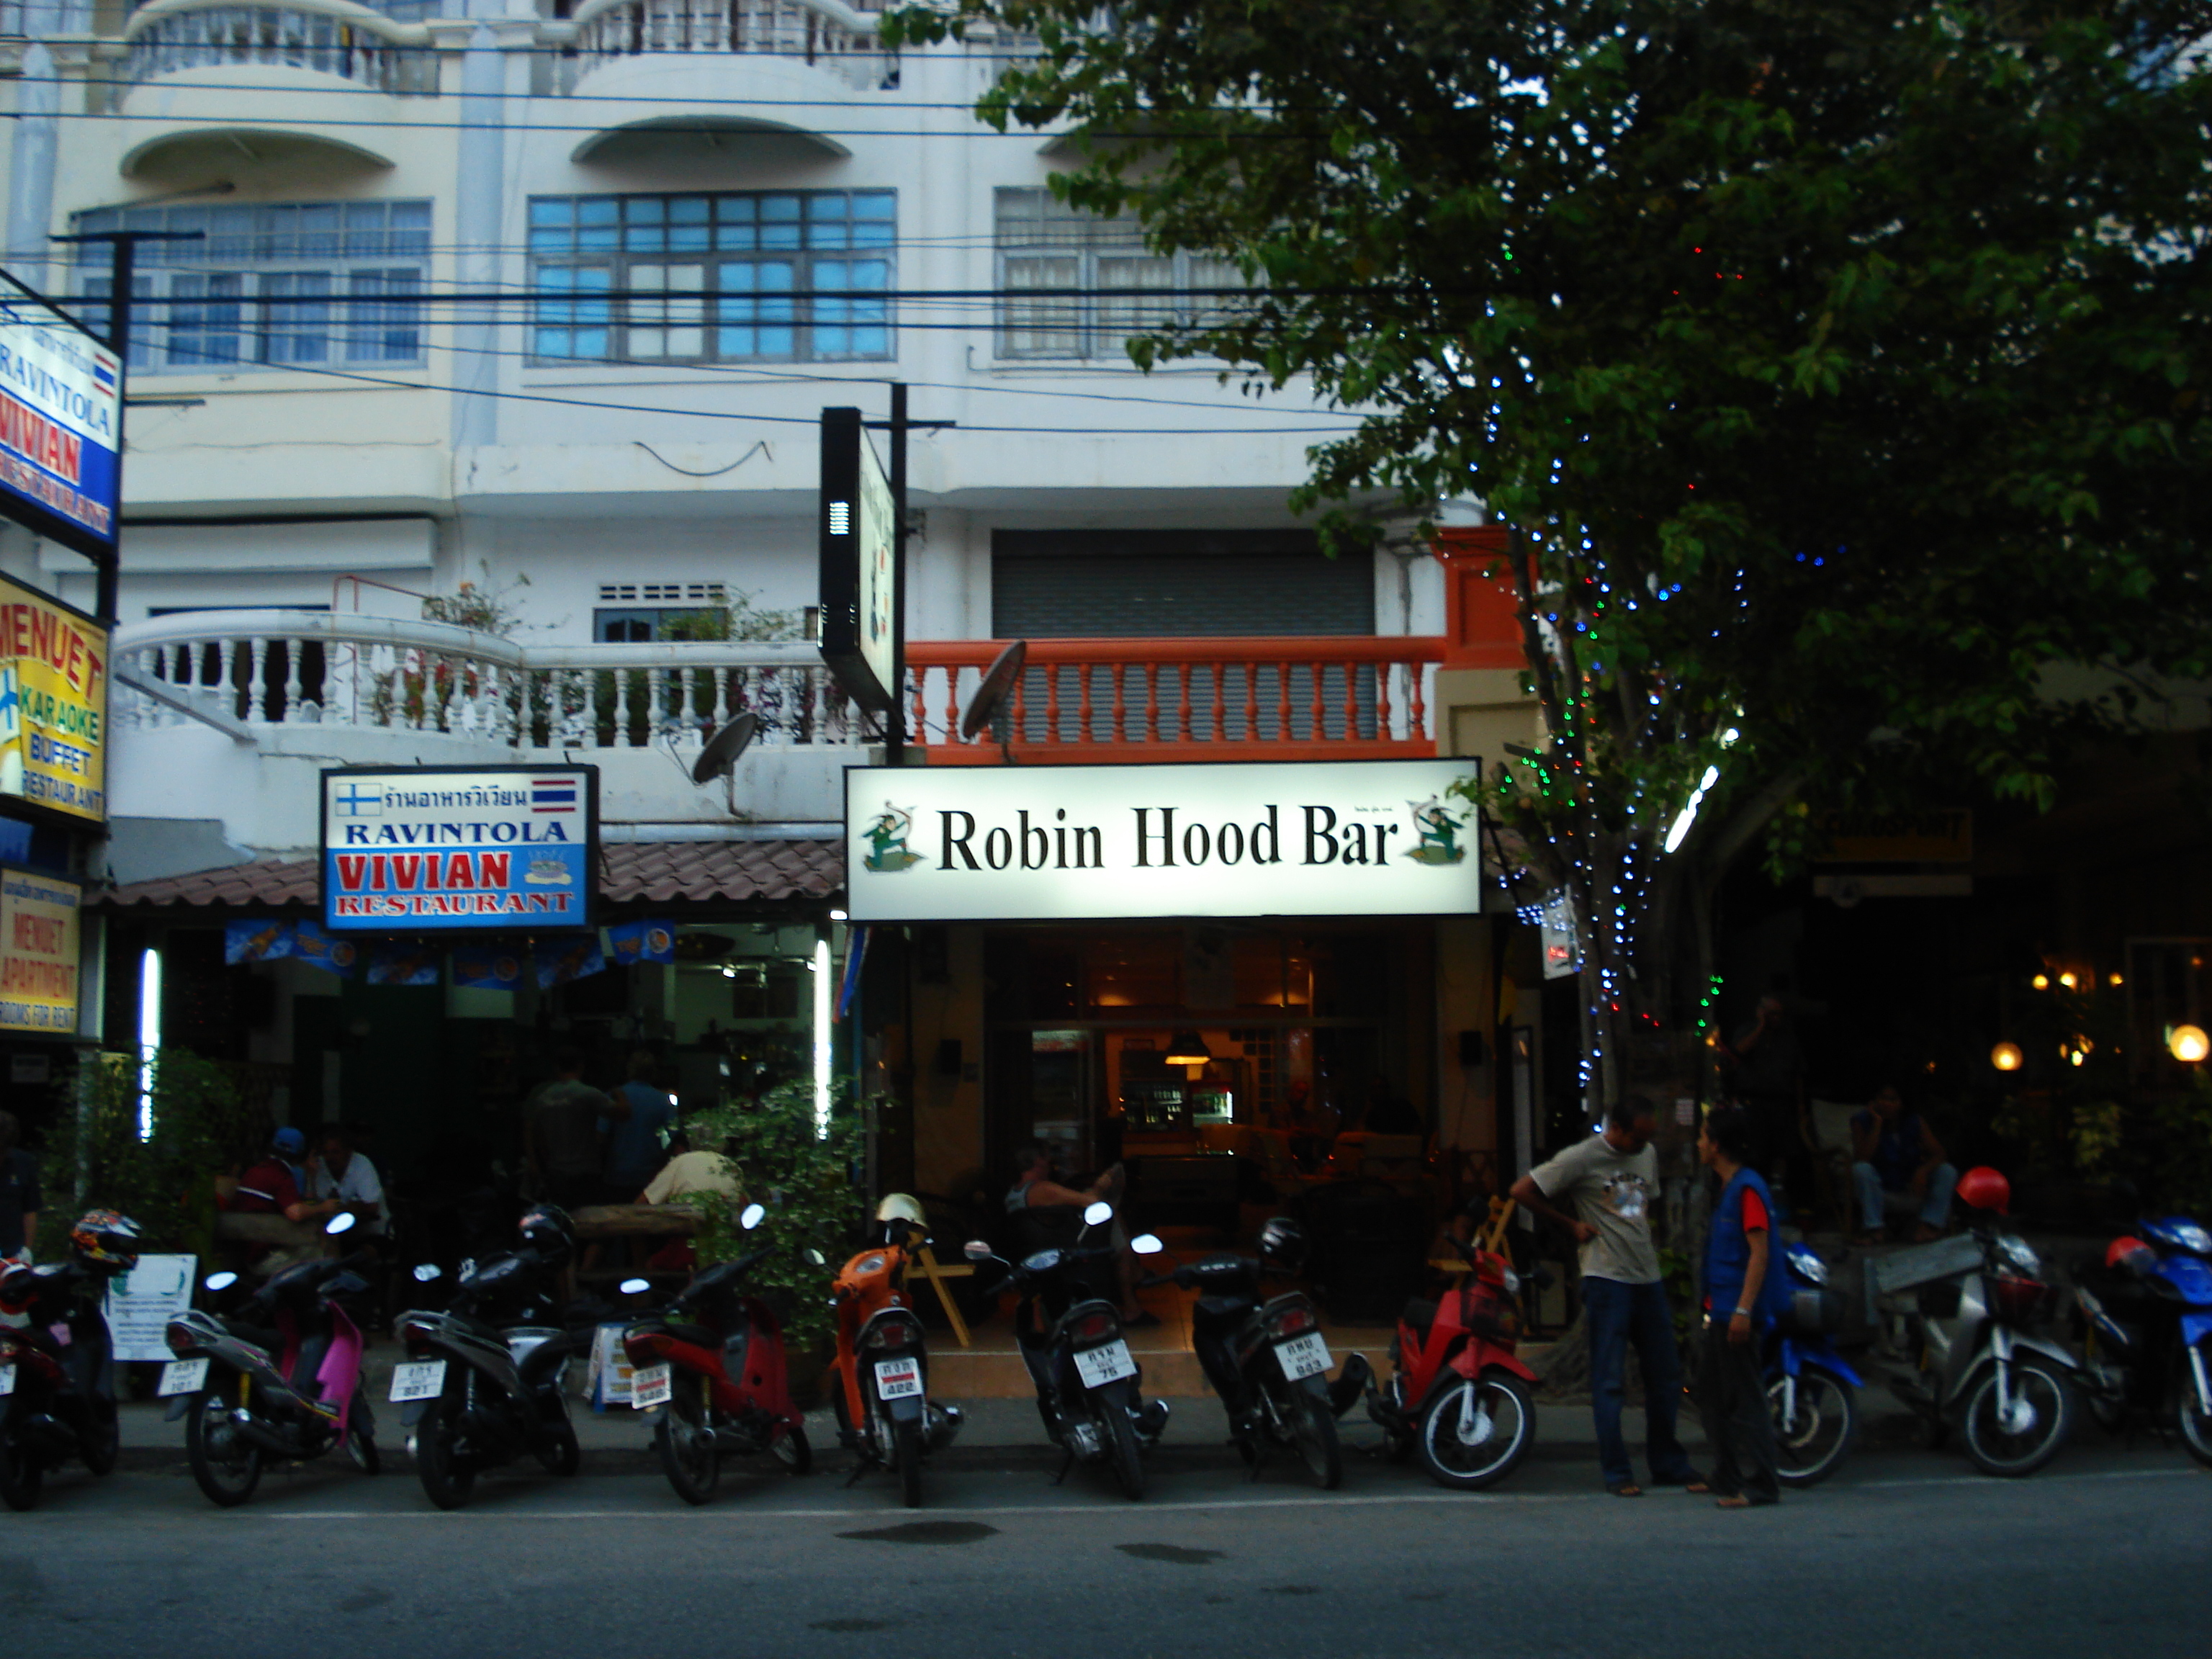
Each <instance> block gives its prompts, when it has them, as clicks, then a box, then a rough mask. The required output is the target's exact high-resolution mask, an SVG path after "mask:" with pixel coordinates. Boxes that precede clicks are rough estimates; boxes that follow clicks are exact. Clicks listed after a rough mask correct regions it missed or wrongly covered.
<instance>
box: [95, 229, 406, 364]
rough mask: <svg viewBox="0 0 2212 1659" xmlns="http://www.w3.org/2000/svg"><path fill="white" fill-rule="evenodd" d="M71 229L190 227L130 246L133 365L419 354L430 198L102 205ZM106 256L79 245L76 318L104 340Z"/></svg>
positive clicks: (360, 359) (342, 360) (362, 359)
mask: <svg viewBox="0 0 2212 1659" xmlns="http://www.w3.org/2000/svg"><path fill="white" fill-rule="evenodd" d="M76 228H77V229H78V230H79V231H100V230H162V231H184V232H197V233H198V236H197V240H190V241H176V242H146V243H143V244H141V245H140V246H139V249H138V271H139V274H138V276H137V280H136V281H135V282H133V283H132V284H131V292H132V294H133V295H134V296H135V297H136V301H137V304H136V307H135V308H134V310H133V312H132V323H131V368H134V369H138V370H142V371H144V370H155V371H159V370H163V369H169V370H174V371H178V372H180V373H181V372H185V371H189V370H192V369H200V368H238V367H243V366H248V365H255V364H258V365H262V366H265V367H268V368H319V367H322V366H325V365H328V366H333V367H353V368H358V367H362V366H364V365H379V366H389V365H392V364H396V363H419V362H422V355H423V323H422V285H423V277H424V275H425V272H426V270H427V269H428V263H429V257H430V204H429V203H428V202H282V203H265V204H261V205H259V206H253V207H231V206H222V207H183V206H179V207H151V208H101V209H98V210H94V211H93V212H89V213H80V214H78V215H77V216H76ZM107 258H108V256H107V248H106V244H104V243H83V244H80V246H79V248H78V252H77V262H78V270H77V281H76V291H77V295H78V296H79V304H78V307H77V315H78V317H79V319H80V320H81V321H82V322H83V324H84V325H85V326H86V327H88V328H89V329H91V330H92V331H94V333H96V334H100V335H101V336H103V337H104V336H105V335H106V332H107V327H108V317H107V306H106V301H107V300H108V298H109V297H110V295H109V291H108V277H107V276H106V270H107Z"/></svg>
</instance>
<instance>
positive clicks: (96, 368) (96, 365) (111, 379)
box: [92, 357, 115, 392]
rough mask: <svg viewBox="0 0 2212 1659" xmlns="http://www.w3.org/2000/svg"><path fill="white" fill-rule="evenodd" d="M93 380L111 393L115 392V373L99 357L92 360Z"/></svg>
mask: <svg viewBox="0 0 2212 1659" xmlns="http://www.w3.org/2000/svg"><path fill="white" fill-rule="evenodd" d="M92 378H93V379H94V380H97V381H98V382H100V385H102V386H106V388H107V389H108V390H109V391H110V392H112V391H114V390H115V371H114V370H113V369H112V368H109V367H108V366H107V365H106V363H104V362H101V361H100V359H99V358H97V357H94V359H93V360H92Z"/></svg>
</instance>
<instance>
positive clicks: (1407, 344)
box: [886, 0, 2212, 1093]
mask: <svg viewBox="0 0 2212 1659" xmlns="http://www.w3.org/2000/svg"><path fill="white" fill-rule="evenodd" d="M971 28H972V29H976V30H985V29H987V30H991V31H1002V30H1011V31H1013V32H1014V33H1015V34H1016V35H1017V36H1027V37H1030V38H1032V39H1034V40H1035V41H1036V49H1035V52H1034V53H1033V55H1031V56H1029V57H1027V58H1024V59H1023V60H1021V61H1018V62H1017V63H1015V64H1013V65H1012V67H1011V68H1010V69H1009V70H1008V71H1007V72H1006V74H1005V75H1004V76H1002V77H1001V78H1000V81H999V82H997V84H996V85H995V86H994V88H993V89H992V90H991V91H990V92H989V93H988V94H987V95H986V97H985V98H984V99H983V100H982V102H981V106H980V109H981V114H982V115H983V117H984V118H986V119H987V120H989V121H992V122H993V123H994V124H996V125H999V126H1000V127H1002V128H1005V127H1011V126H1016V125H1029V126H1064V127H1073V128H1074V129H1076V130H1077V131H1078V133H1079V135H1082V136H1087V138H1088V139H1089V141H1090V143H1089V148H1088V150H1087V155H1086V158H1085V161H1083V163H1082V165H1080V166H1079V167H1078V168H1077V170H1075V171H1073V172H1071V173H1066V174H1063V175H1060V176H1057V177H1055V179H1054V189H1055V191H1059V192H1060V193H1061V194H1062V195H1063V196H1064V197H1066V199H1067V200H1069V201H1071V202H1073V203H1074V204H1078V205H1079V206H1082V207H1085V208H1088V209H1091V210H1095V211H1097V212H1101V213H1108V214H1125V215H1130V216H1134V217H1136V218H1137V219H1138V220H1139V221H1140V222H1141V223H1142V224H1143V226H1144V228H1145V231H1146V235H1147V237H1148V238H1149V240H1150V241H1151V243H1152V246H1154V247H1156V248H1158V249H1159V250H1162V251H1170V250H1188V251H1191V252H1199V253H1204V254H1209V255H1212V256H1215V257H1218V258H1227V259H1230V260H1231V261H1233V262H1234V263H1235V264H1236V265H1237V269H1238V270H1240V271H1241V272H1242V273H1243V276H1244V278H1245V280H1246V281H1247V282H1248V283H1249V284H1250V288H1249V294H1248V295H1245V296H1243V297H1231V298H1225V299H1217V300H1215V301H1212V302H1210V304H1209V305H1208V306H1207V307H1206V308H1205V309H1204V312H1203V314H1202V315H1200V316H1199V317H1197V318H1195V319H1194V320H1192V321H1190V322H1188V324H1186V325H1181V326H1170V327H1167V328H1164V329H1163V330H1162V331H1159V332H1158V333H1157V334H1155V335H1152V336H1151V337H1146V338H1144V339H1141V340H1138V341H1135V342H1133V343H1132V344H1131V348H1130V355H1131V356H1132V357H1133V360H1134V361H1136V362H1138V363H1139V364H1140V365H1143V366H1147V367H1149V366H1151V365H1152V364H1155V363H1159V362H1168V361H1170V360H1175V359H1211V360H1212V361H1215V362H1218V363H1219V364H1221V365H1222V367H1223V373H1224V375H1225V378H1227V379H1232V380H1237V382H1238V383H1240V384H1241V386H1243V389H1244V390H1245V391H1247V392H1249V393H1250V394H1252V395H1254V396H1255V397H1258V396H1265V395H1268V394H1270V393H1273V392H1281V391H1285V390H1295V392H1296V393H1297V395H1298V396H1300V397H1301V398H1303V397H1306V396H1309V395H1312V396H1317V397H1318V398H1321V399H1322V401H1323V402H1325V403H1333V404H1335V405H1336V406H1338V407H1340V408H1341V409H1344V410H1347V411H1351V412H1352V413H1354V414H1356V415H1357V416H1358V417H1359V418H1358V426H1357V428H1356V429H1354V430H1352V431H1351V432H1350V433H1349V434H1348V435H1346V436H1344V437H1342V438H1340V439H1337V440H1335V441H1330V442H1328V443H1324V444H1322V445H1321V446H1319V447H1316V449H1314V450H1313V451H1312V452H1310V459H1311V462H1312V468H1313V471H1312V475H1311V477H1310V481H1309V483H1307V484H1306V486H1305V487H1304V489H1302V490H1300V491H1299V492H1298V493H1297V495H1296V497H1295V498H1294V501H1295V504H1296V505H1297V506H1298V507H1302V508H1328V509H1329V510H1330V512H1331V513H1332V514H1333V517H1332V519H1331V520H1330V521H1331V522H1332V523H1334V524H1335V525H1336V526H1340V527H1344V528H1349V527H1351V526H1353V525H1355V524H1358V523H1359V522H1361V521H1363V520H1368V521H1371V520H1372V519H1373V518H1374V517H1375V516H1376V514H1378V513H1381V512H1383V511H1384V510H1386V509H1389V508H1393V507H1395V508H1396V509H1399V510H1403V511H1410V512H1412V513H1415V514H1417V515H1426V514H1429V513H1431V512H1432V511H1433V510H1434V508H1435V506H1436V504H1437V503H1438V502H1440V501H1451V500H1460V499H1469V498H1472V499H1476V500H1480V501H1481V502H1482V503H1483V504H1484V505H1485V507H1486V510H1487V512H1488V513H1489V516H1490V518H1491V519H1492V521H1494V522H1498V523H1502V524H1504V525H1507V526H1511V532H1510V537H1509V538H1508V540H1507V543H1506V547H1505V551H1504V556H1502V558H1501V560H1500V573H1501V574H1502V575H1503V576H1504V577H1505V578H1507V579H1510V582H1511V584H1512V586H1513V588H1514V590H1515V592H1516V594H1517V596H1518V598H1519V599H1520V602H1521V607H1522V623H1523V645H1524V651H1525V656H1526V660H1527V664H1528V671H1529V677H1530V684H1531V687H1532V689H1533V690H1534V693H1535V695H1536V696H1537V697H1538V698H1539V700H1540V702H1541V707H1542V709H1543V713H1544V718H1545V721H1546V729H1547V739H1548V742H1547V748H1546V749H1545V750H1543V751H1542V752H1541V753H1537V754H1534V755H1529V756H1526V757H1515V758H1514V759H1513V760H1512V761H1511V763H1510V764H1509V765H1506V766H1504V767H1502V768H1500V769H1498V772H1496V773H1494V774H1493V775H1492V777H1491V778H1490V779H1487V780H1486V781H1485V782H1484V784H1483V785H1482V786H1481V789H1482V792H1483V795H1482V798H1483V799H1484V800H1485V803H1486V805H1487V806H1488V808H1489V809H1490V810H1491V811H1492V813H1493V814H1494V815H1495V817H1496V818H1497V820H1498V822H1499V823H1501V825H1502V826H1503V828H1504V829H1505V830H1506V831H1507V832H1508V836H1507V846H1508V848H1509V854H1510V856H1511V857H1513V858H1515V859H1516V860H1517V861H1518V862H1520V863H1521V864H1522V865H1523V866H1525V867H1526V869H1527V870H1528V872H1530V874H1531V875H1532V876H1533V877H1534V881H1535V884H1537V885H1541V886H1544V887H1552V888H1560V887H1563V888H1565V889H1566V890H1568V891H1570V892H1571V894H1572V896H1573V897H1574V898H1575V900H1576V906H1577V923H1578V926H1579V927H1581V928H1582V929H1583V933H1584V935H1585V937H1584V941H1583V942H1584V951H1583V959H1584V962H1585V964H1586V968H1585V974H1586V979H1585V985H1586V988H1587V990H1588V991H1589V1002H1590V1006H1591V1008H1592V1012H1593V1018H1594V1019H1595V1024H1596V1029H1597V1031H1598V1034H1599V1039H1600V1041H1599V1047H1600V1048H1601V1053H1602V1057H1603V1058H1602V1060H1601V1065H1602V1067H1603V1069H1604V1070H1605V1071H1607V1072H1610V1071H1612V1070H1613V1066H1614V1065H1615V1063H1616V1060H1617V1057H1618V1056H1619V1054H1620V1053H1621V1052H1622V1049H1623V1047H1624V1036H1625V1034H1626V1032H1627V1031H1628V1030H1633V1031H1634V1032H1636V1033H1638V1034H1641V1033H1642V1032H1644V1030H1645V1028H1646V1027H1647V1025H1648V1026H1652V1027H1659V1026H1664V1025H1666V1024H1671V1023H1674V1022H1677V1021H1680V1020H1681V1019H1683V1018H1686V1016H1688V1015H1689V1013H1690V1012H1691V1005H1692V1003H1693V1001H1694V999H1692V998H1686V997H1680V996H1676V995H1674V994H1673V993H1672V992H1671V991H1670V989H1669V987H1670V984H1671V983H1674V982H1686V983H1689V984H1693V985H1701V984H1702V983H1703V982H1704V975H1705V971H1707V970H1708V969H1710V965H1711V964H1710V961H1709V960H1707V959H1700V960H1698V961H1696V962H1694V963H1684V962H1683V961H1682V960H1681V958H1682V957H1683V956H1685V955H1688V956H1692V957H1694V956H1696V955H1697V948H1691V949H1687V950H1686V949H1685V945H1686V942H1692V941H1696V940H1698V939H1699V938H1700V934H1699V929H1700V928H1701V927H1703V925H1704V922H1703V917H1704V915H1705V914H1706V911H1705V903H1706V901H1705V894H1707V893H1709V892H1710V891H1711V887H1712V885H1713V884H1714V882H1715V881H1716V880H1717V877H1718V874H1719V872H1720V871H1721V870H1722V869H1723V868H1724V867H1725V866H1726V865H1727V864H1728V863H1729V861H1730V860H1732V859H1733V858H1735V856H1737V854H1739V853H1740V852H1741V850H1742V849H1744V848H1746V847H1747V846H1748V845H1751V844H1753V843H1755V842H1756V841H1757V839H1758V837H1759V836H1760V835H1761V834H1762V833H1765V832H1766V831H1767V830H1768V829H1769V828H1770V826H1778V829H1779V834H1778V835H1777V836H1775V837H1774V839H1773V842H1772V850H1773V853H1774V855H1775V857H1776V858H1777V859H1778V860H1780V861H1782V862H1785V863H1786V862H1787V861H1789V860H1792V859H1795V858H1798V857H1802V854H1803V853H1804V851H1805V848H1804V845H1803V842H1804V833H1803V812H1802V808H1803V807H1804V806H1805V805H1807V804H1808V803H1817V804H1819V805H1823V806H1862V805H1863V806H1881V805H1896V804H1905V803H1911V802H1912V801H1915V800H1925V799H1937V800H1942V801H1946V802H1948V801H1953V800H1955V799H1958V798H1959V795H1960V792H1962V791H1972V790H1978V791H1983V792H1986V793H1994V794H1996V795H1999V796H2010V797H2016V798H2021V799H2030V800H2033V801H2036V802H2039V803H2047V802H2048V801H2049V799H2051V792H2052V788H2053V782H2052V780H2053V777H2054V775H2055V764H2056V758H2057V757H2058V756H2059V755H2060V754H2062V753H2063V751H2064V748H2065V746H2066V744H2068V743H2069V741H2070V739H2071V738H2072V737H2073V735H2075V733H2076V732H2079V731H2081V730H2083V729H2087V728H2091V727H2095V726H2104V725H2111V724H2113V723H2117V722H2121V721H2124V720H2126V718H2127V717H2128V716H2129V714H2130V712H2131V709H2132V706H2133V704H2132V698H2133V696H2134V695H2135V690H2134V688H2136V687H2138V686H2140V685H2141V684H2142V683H2143V681H2142V676H2143V672H2144V671H2146V670H2148V671H2179V672H2191V671H2197V670H2200V669H2202V668H2203V666H2204V665H2205V658H2206V654H2207V644H2208V641H2212V629H2207V628H2206V627H2205V626H2204V623H2205V619H2206V611H2207V609H2208V596H2207V592H2206V589H2205V586H2204V584H2203V581H2202V580H2201V574H2202V555H2201V552H2200V551H2199V548H2200V546H2201V543H2202V538H2203V532H2204V529H2205V527H2206V526H2204V525H2203V513H2205V511H2206V506H2205V502H2206V497H2205V496H2204V495H2203V491H2202V490H2201V489H2198V488H2197V483H2196V480H2197V478H2198V477H2201V476H2202V473H2203V467H2204V465H2205V462H2206V460H2207V459H2208V454H2207V449H2208V445H2207V440H2206V429H2205V426H2204V412H2205V399H2204V397H2203V392H2204V390H2205V387H2206V385H2207V381H2208V368H2212V364H2208V356H2207V344H2208V339H2207V333H2206V326H2205V322H2204V318H2203V308H2202V305H2201V295H2202V291H2203V267H2204V261H2205V251H2204V250H2205V240H2204V236H2203V229H2202V228H2203V226H2204V225H2205V224H2206V223H2207V222H2208V221H2212V213H2208V209H2212V171H2208V169H2207V168H2206V167H2205V165H2204V162H2205V160H2206V149H2207V145H2206V137H2205V134H2206V128H2207V123H2206V117H2207V114H2208V112H2212V73H2208V70H2207V69H2206V67H2205V66H2204V65H2203V64H2200V63H2198V62H2197V61H2196V60H2195V59H2194V58H2191V57H2190V56H2188V54H2189V53H2190V52H2191V50H2192V49H2193V47H2194V46H2195V43H2196V42H2197V41H2198V40H2201V39H2203V37H2204V36H2205V35H2207V34H2208V33H2212V9H2207V7H2206V6H2205V5H2204V4H2203V3H2202V0H2191V3H2178V4H2176V3H2165V0H2114V3H2102V0H2100V3H2097V4H2087V3H2081V0H2040V3H2031V4H2027V5H2021V6H2005V7H1995V8H1993V7H1987V6H1984V5H1981V4H1979V3H1970V0H1914V3H1910V4H1907V3H1903V0H1832V3H1827V4H1824V5H1821V6H1819V7H1807V6H1803V5H1800V4H1796V3H1781V0H1692V3H1682V0H1569V3H1559V0H1500V3H1496V4H1489V5H1482V6H1469V5H1466V4H1464V3H1460V0H1399V3H1395V4H1393V5H1391V6H1389V7H1385V8H1376V7H1374V6H1371V5H1359V4H1354V3H1351V0H1129V3H1126V4H1121V5H1117V6H1115V7H1112V8H1106V9H1101V8H1098V7H1097V6H1096V5H1095V4H1094V3H1092V0H960V3H959V5H958V7H957V11H956V12H955V13H954V14H953V15H949V16H948V15H945V14H941V13H939V12H936V11H932V10H925V9H914V10H908V11H905V12H902V13H899V14H896V15H894V16H892V17H890V18H889V19H887V20H886V33H887V36H889V37H890V38H892V39H893V40H898V39H908V40H915V39H933V38H939V37H941V36H942V35H944V34H945V33H948V32H951V33H959V32H962V31H963V30H969V29H971ZM1082 142H1083V137H1079V139H1078V143H1079V144H1080V143H1082ZM2069 663H2071V664H2081V665H2090V666H2091V668H2092V670H2093V671H2092V672H2091V673H2090V674H2088V675H2087V676H2086V677H2082V678H2081V685H2080V688H2079V690H2076V691H2074V692H2072V693H2069V694H2068V695H2067V696H2064V697H2061V696H2058V695H2057V692H2056V691H2055V690H2054V682H2053V681H2052V679H2051V677H2050V675H2049V672H2048V671H2049V670H2051V668H2052V666H2053V665H2061V664H2069ZM1693 802H1694V803H1696V804H1697V805H1698V807H1699V811H1697V813H1696V816H1695V817H1694V818H1693V819H1692V820H1691V821H1690V823H1688V824H1687V825H1686V829H1685V834H1684V835H1683V836H1682V837H1681V838H1680V845H1679V848H1677V849H1675V850H1674V851H1671V852H1670V851H1669V850H1668V848H1667V847H1666V842H1667V840H1668V831H1669V829H1670V827H1671V826H1672V825H1674V823H1675V822H1676V821H1677V819H1678V817H1680V815H1681V814H1682V813H1683V811H1684V810H1685V808H1686V806H1688V805H1691V804H1692V803H1693ZM1686 966H1688V967H1692V968H1693V969H1694V970H1695V971H1693V972H1691V973H1689V974H1687V975H1683V976H1682V978H1681V979H1680V980H1679V981H1678V980H1677V979H1676V977H1675V976H1676V975H1678V974H1680V972H1681V970H1682V969H1684V968H1685V967H1686ZM1603 1086H1604V1091H1605V1092H1607V1093H1610V1092H1613V1091H1616V1090H1617V1089H1618V1088H1619V1086H1620V1079H1619V1078H1618V1077H1617V1076H1610V1077H1606V1078H1604V1079H1603Z"/></svg>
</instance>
